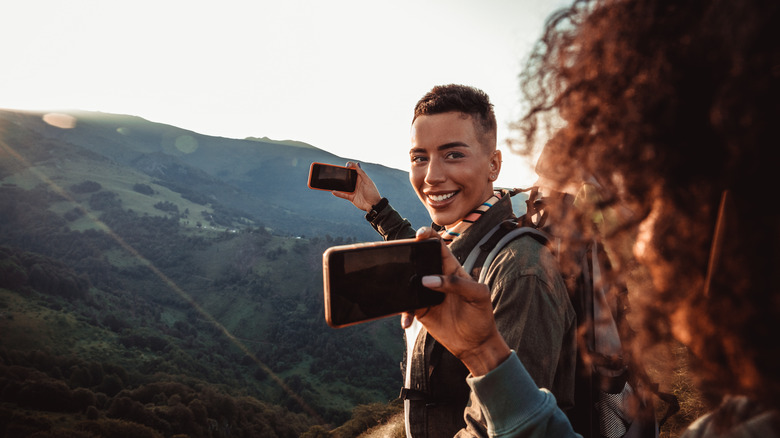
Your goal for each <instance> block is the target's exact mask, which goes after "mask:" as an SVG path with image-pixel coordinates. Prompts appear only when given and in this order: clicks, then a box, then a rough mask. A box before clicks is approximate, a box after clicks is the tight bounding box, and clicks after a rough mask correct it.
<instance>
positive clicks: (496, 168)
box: [488, 149, 501, 181]
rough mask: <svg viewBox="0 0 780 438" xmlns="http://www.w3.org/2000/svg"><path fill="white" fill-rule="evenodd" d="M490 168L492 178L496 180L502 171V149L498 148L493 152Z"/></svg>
mask: <svg viewBox="0 0 780 438" xmlns="http://www.w3.org/2000/svg"><path fill="white" fill-rule="evenodd" d="M488 164H489V166H490V168H489V169H488V171H489V173H488V175H490V180H491V181H495V180H496V178H498V175H499V174H500V173H501V151H500V150H498V149H496V150H495V151H493V152H491V155H490V161H489V162H488Z"/></svg>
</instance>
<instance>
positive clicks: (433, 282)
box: [422, 275, 442, 287]
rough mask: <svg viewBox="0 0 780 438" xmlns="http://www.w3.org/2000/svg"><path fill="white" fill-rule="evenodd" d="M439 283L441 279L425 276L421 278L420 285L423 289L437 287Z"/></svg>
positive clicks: (436, 276)
mask: <svg viewBox="0 0 780 438" xmlns="http://www.w3.org/2000/svg"><path fill="white" fill-rule="evenodd" d="M441 283H442V282H441V277H439V276H438V275H426V276H425V277H423V278H422V285H423V286H425V287H439V286H441Z"/></svg>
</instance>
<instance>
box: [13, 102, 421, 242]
mask: <svg viewBox="0 0 780 438" xmlns="http://www.w3.org/2000/svg"><path fill="white" fill-rule="evenodd" d="M44 118H45V119H46V120H47V121H48V123H47V122H46V121H44ZM0 120H3V121H5V122H6V123H9V124H10V125H9V126H15V127H16V129H21V130H24V131H27V132H29V133H34V134H35V135H37V136H40V139H41V140H42V141H46V142H48V143H49V144H50V145H51V147H53V148H54V147H56V148H64V147H69V148H76V149H77V150H78V149H81V150H85V151H90V152H93V153H95V154H97V155H98V156H99V157H100V158H101V159H106V160H109V161H110V162H111V163H112V165H114V166H120V167H122V168H123V171H135V172H139V173H140V174H143V175H144V177H143V178H139V179H144V180H146V181H148V182H150V183H152V184H151V186H152V187H154V186H155V184H154V183H155V182H156V183H157V184H158V185H160V184H162V185H164V186H166V187H168V188H169V189H171V190H173V191H176V192H179V193H182V192H185V193H186V192H194V193H198V194H199V195H202V196H204V197H205V198H206V199H204V201H205V202H206V203H207V204H210V203H214V204H215V205H219V206H221V207H220V208H225V209H229V210H231V211H232V212H233V213H234V214H235V215H239V216H242V217H244V218H245V219H247V220H248V221H250V222H258V223H262V224H263V225H264V226H266V227H268V228H270V229H272V230H274V231H275V232H276V233H279V234H290V235H296V236H301V235H303V236H316V235H320V236H324V235H325V234H330V235H332V236H339V235H340V236H352V237H355V238H357V239H358V240H376V239H377V238H378V237H377V235H376V233H374V231H373V230H371V229H370V227H368V226H366V223H365V220H364V219H363V214H362V213H361V212H360V211H358V210H357V209H355V208H354V207H352V206H351V205H350V204H349V203H347V202H346V201H343V200H341V199H338V198H335V197H334V196H332V195H331V194H329V193H327V192H322V191H315V190H311V189H309V188H308V187H307V186H306V179H307V176H308V171H309V165H310V164H311V163H312V162H314V161H319V162H325V163H330V164H338V165H344V163H345V162H346V161H347V160H348V159H349V158H350V157H337V156H335V155H333V154H331V153H328V152H326V151H323V150H320V149H317V148H316V147H314V146H311V145H308V144H305V143H299V142H294V141H273V140H269V139H267V138H259V139H257V138H252V139H244V140H237V139H228V138H223V137H212V136H206V135H201V134H198V133H196V132H192V131H188V130H184V129H180V128H176V127H173V126H169V125H163V124H159V123H153V122H150V121H147V120H144V119H142V118H139V117H134V116H126V115H114V114H105V113H94V112H83V111H70V112H60V113H50V114H48V115H47V114H46V113H37V112H21V111H0ZM51 153H52V154H53V156H56V153H54V152H53V151H51ZM361 165H362V166H363V168H364V169H365V170H366V172H368V174H369V175H370V176H371V177H372V179H373V180H374V182H375V183H376V185H377V187H379V189H380V190H381V192H382V195H383V196H386V197H388V198H389V199H390V200H391V202H392V204H393V205H394V206H395V207H396V208H397V209H398V210H399V211H400V212H402V213H403V214H404V215H405V216H406V217H407V218H408V219H409V220H410V221H411V222H412V224H413V225H415V226H422V225H428V224H429V223H430V220H429V219H428V215H427V213H426V212H425V209H424V208H423V207H422V206H421V205H420V203H419V201H418V200H417V198H416V196H415V194H414V192H413V191H412V189H411V187H410V185H409V182H408V177H407V173H406V172H402V171H399V170H397V169H392V168H388V167H385V166H382V165H378V164H371V163H361ZM225 225H227V224H225Z"/></svg>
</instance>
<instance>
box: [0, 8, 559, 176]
mask: <svg viewBox="0 0 780 438" xmlns="http://www.w3.org/2000/svg"><path fill="white" fill-rule="evenodd" d="M566 3H569V2H568V1H564V0H480V1H479V2H477V1H467V0H417V1H416V0H393V1H384V2H379V1H370V0H330V1H316V0H310V1H304V0H277V1H268V0H246V1H239V0H221V1H214V0H210V1H200V0H132V1H128V0H111V1H105V0H70V1H62V0H24V1H22V0H10V1H3V2H2V3H1V4H0V40H1V41H3V50H2V64H0V65H2V67H1V68H0V107H2V108H11V109H35V110H53V109H83V110H92V111H102V112H109V113H118V114H131V115H137V116H140V117H143V118H145V119H148V120H151V121H154V122H160V123H166V124H171V125H175V126H178V127H181V128H185V129H189V130H192V131H195V132H199V133H203V134H208V135H217V136H223V137H230V138H245V137H249V136H253V137H269V138H272V139H275V140H286V139H292V140H298V141H303V142H306V143H310V144H312V145H314V146H316V147H318V148H321V149H324V150H327V151H329V152H332V153H335V154H337V155H340V156H343V157H345V158H351V159H356V160H360V161H364V162H374V163H380V164H384V165H387V166H391V167H395V168H399V169H403V170H407V169H408V149H409V126H410V123H411V115H412V109H413V106H414V103H415V102H416V101H417V100H418V99H419V98H420V97H421V96H422V95H423V94H425V93H426V92H427V91H428V90H430V88H431V87H432V86H433V85H437V84H446V83H462V84H468V85H473V86H476V87H478V88H481V89H483V90H485V91H486V92H487V93H488V94H489V95H490V97H491V99H492V101H493V103H494V105H495V109H496V114H497V116H498V119H499V120H498V121H499V145H501V144H502V143H503V140H504V139H505V138H506V137H507V135H509V132H508V130H507V129H506V125H507V123H509V122H510V121H512V120H514V119H515V118H516V117H517V115H518V114H519V111H520V105H521V103H520V94H519V91H518V86H517V75H518V73H519V72H520V68H521V61H522V60H524V58H525V56H526V55H527V53H528V52H529V50H530V48H531V46H532V44H533V42H534V41H536V39H538V37H539V36H540V33H541V29H542V26H543V23H544V20H545V18H546V17H547V16H548V15H549V14H550V12H552V11H553V10H555V9H557V8H558V7H560V6H563V5H565V4H566ZM502 149H503V150H504V152H503V153H504V169H503V171H502V173H501V176H500V178H499V180H498V181H497V183H498V185H502V186H527V185H529V184H530V183H532V182H533V181H534V180H535V176H534V175H533V173H532V172H531V171H530V168H529V167H528V165H527V164H525V162H524V161H523V160H520V159H519V158H516V157H514V156H512V154H511V153H509V152H508V151H507V150H506V149H505V148H503V147H502ZM337 164H339V163H337Z"/></svg>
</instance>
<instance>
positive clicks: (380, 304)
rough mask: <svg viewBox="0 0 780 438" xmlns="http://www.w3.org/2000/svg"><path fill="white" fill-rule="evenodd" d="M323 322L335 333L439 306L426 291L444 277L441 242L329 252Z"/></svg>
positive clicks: (324, 269)
mask: <svg viewBox="0 0 780 438" xmlns="http://www.w3.org/2000/svg"><path fill="white" fill-rule="evenodd" d="M322 272H323V278H324V283H325V321H326V322H327V323H328V325H330V326H331V327H334V328H339V327H345V326H349V325H353V324H358V323H361V322H366V321H371V320H374V319H378V318H383V317H386V316H391V315H396V314H399V313H402V312H406V311H412V310H415V309H421V308H424V307H428V306H434V305H436V304H440V303H441V302H442V301H443V300H444V294H443V293H441V292H437V291H434V290H431V289H428V288H426V287H424V286H423V285H422V277H423V276H425V275H432V274H441V243H440V242H439V240H438V239H428V240H419V241H416V240H414V239H402V240H393V241H390V242H369V243H357V244H353V245H342V246H334V247H331V248H328V249H327V250H326V251H325V253H323V255H322Z"/></svg>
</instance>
